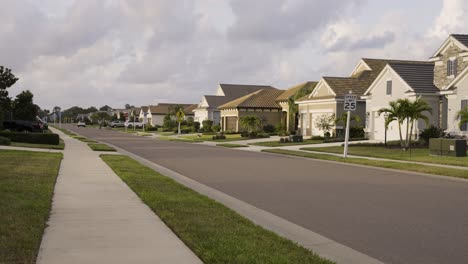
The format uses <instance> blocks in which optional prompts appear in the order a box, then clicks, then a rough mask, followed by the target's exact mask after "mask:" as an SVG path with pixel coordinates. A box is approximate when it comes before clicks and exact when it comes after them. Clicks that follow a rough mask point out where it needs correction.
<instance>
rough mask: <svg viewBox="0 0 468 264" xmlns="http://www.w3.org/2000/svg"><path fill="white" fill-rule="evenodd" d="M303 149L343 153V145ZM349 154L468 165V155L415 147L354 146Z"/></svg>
mask: <svg viewBox="0 0 468 264" xmlns="http://www.w3.org/2000/svg"><path fill="white" fill-rule="evenodd" d="M301 150H307V151H319V152H329V153H343V147H342V146H335V147H320V148H301ZM348 154H349V155H356V156H365V157H373V158H385V159H394V160H407V161H417V162H425V163H434V164H445V165H454V166H462V167H468V156H467V157H446V156H431V155H429V149H427V148H424V149H421V148H415V149H411V151H409V150H408V151H403V150H401V149H399V148H391V149H390V148H386V147H383V146H353V145H349V147H348Z"/></svg>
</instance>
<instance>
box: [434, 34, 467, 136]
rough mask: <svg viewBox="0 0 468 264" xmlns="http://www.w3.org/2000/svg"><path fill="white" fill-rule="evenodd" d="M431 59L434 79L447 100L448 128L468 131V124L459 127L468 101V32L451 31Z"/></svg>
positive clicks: (451, 131) (445, 107) (461, 131)
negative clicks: (464, 33)
mask: <svg viewBox="0 0 468 264" xmlns="http://www.w3.org/2000/svg"><path fill="white" fill-rule="evenodd" d="M430 60H431V61H433V62H434V63H435V66H434V83H435V85H437V87H438V88H439V89H441V95H443V99H444V100H446V101H447V104H446V105H445V106H444V110H445V116H444V117H445V119H446V120H445V121H446V128H447V130H446V132H448V133H450V134H463V135H468V126H467V124H466V123H465V124H464V125H463V126H462V128H461V129H460V128H459V126H458V123H459V120H458V119H457V117H456V116H457V112H458V111H460V109H463V108H465V107H467V105H468V35H460V34H452V35H450V36H449V37H448V38H447V40H446V41H445V42H444V43H443V44H442V46H441V47H440V48H439V49H438V50H437V51H436V53H435V54H434V55H433V56H432V57H431V59H430Z"/></svg>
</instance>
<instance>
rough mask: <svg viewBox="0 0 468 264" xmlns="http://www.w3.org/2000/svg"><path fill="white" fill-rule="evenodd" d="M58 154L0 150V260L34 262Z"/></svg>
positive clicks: (51, 189)
mask: <svg viewBox="0 0 468 264" xmlns="http://www.w3.org/2000/svg"><path fill="white" fill-rule="evenodd" d="M61 159H62V154H61V153H45V152H31V151H16V150H0V160H1V161H4V162H0V171H1V173H0V263H35V262H36V257H37V253H38V251H39V246H40V243H41V239H42V234H43V233H44V229H45V227H46V222H47V219H48V218H49V212H50V208H51V203H52V194H53V190H54V186H55V181H56V178H57V174H58V171H59V165H60V161H61Z"/></svg>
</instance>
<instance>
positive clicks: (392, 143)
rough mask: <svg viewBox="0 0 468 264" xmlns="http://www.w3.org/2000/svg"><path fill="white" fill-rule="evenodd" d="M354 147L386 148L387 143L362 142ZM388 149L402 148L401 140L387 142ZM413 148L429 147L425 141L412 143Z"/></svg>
mask: <svg viewBox="0 0 468 264" xmlns="http://www.w3.org/2000/svg"><path fill="white" fill-rule="evenodd" d="M353 140H354V139H353ZM353 146H368V147H383V146H385V143H383V142H382V143H380V142H379V143H371V142H360V143H355V144H353ZM387 147H389V148H401V145H400V141H399V140H391V141H387ZM411 147H412V148H425V147H427V145H426V142H425V141H424V140H419V141H411Z"/></svg>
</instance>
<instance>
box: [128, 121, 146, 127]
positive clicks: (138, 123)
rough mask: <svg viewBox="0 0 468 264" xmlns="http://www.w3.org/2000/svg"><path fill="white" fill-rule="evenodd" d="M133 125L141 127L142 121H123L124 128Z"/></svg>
mask: <svg viewBox="0 0 468 264" xmlns="http://www.w3.org/2000/svg"><path fill="white" fill-rule="evenodd" d="M133 125H135V128H143V123H142V122H140V121H135V122H131V121H126V122H125V127H126V128H133Z"/></svg>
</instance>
